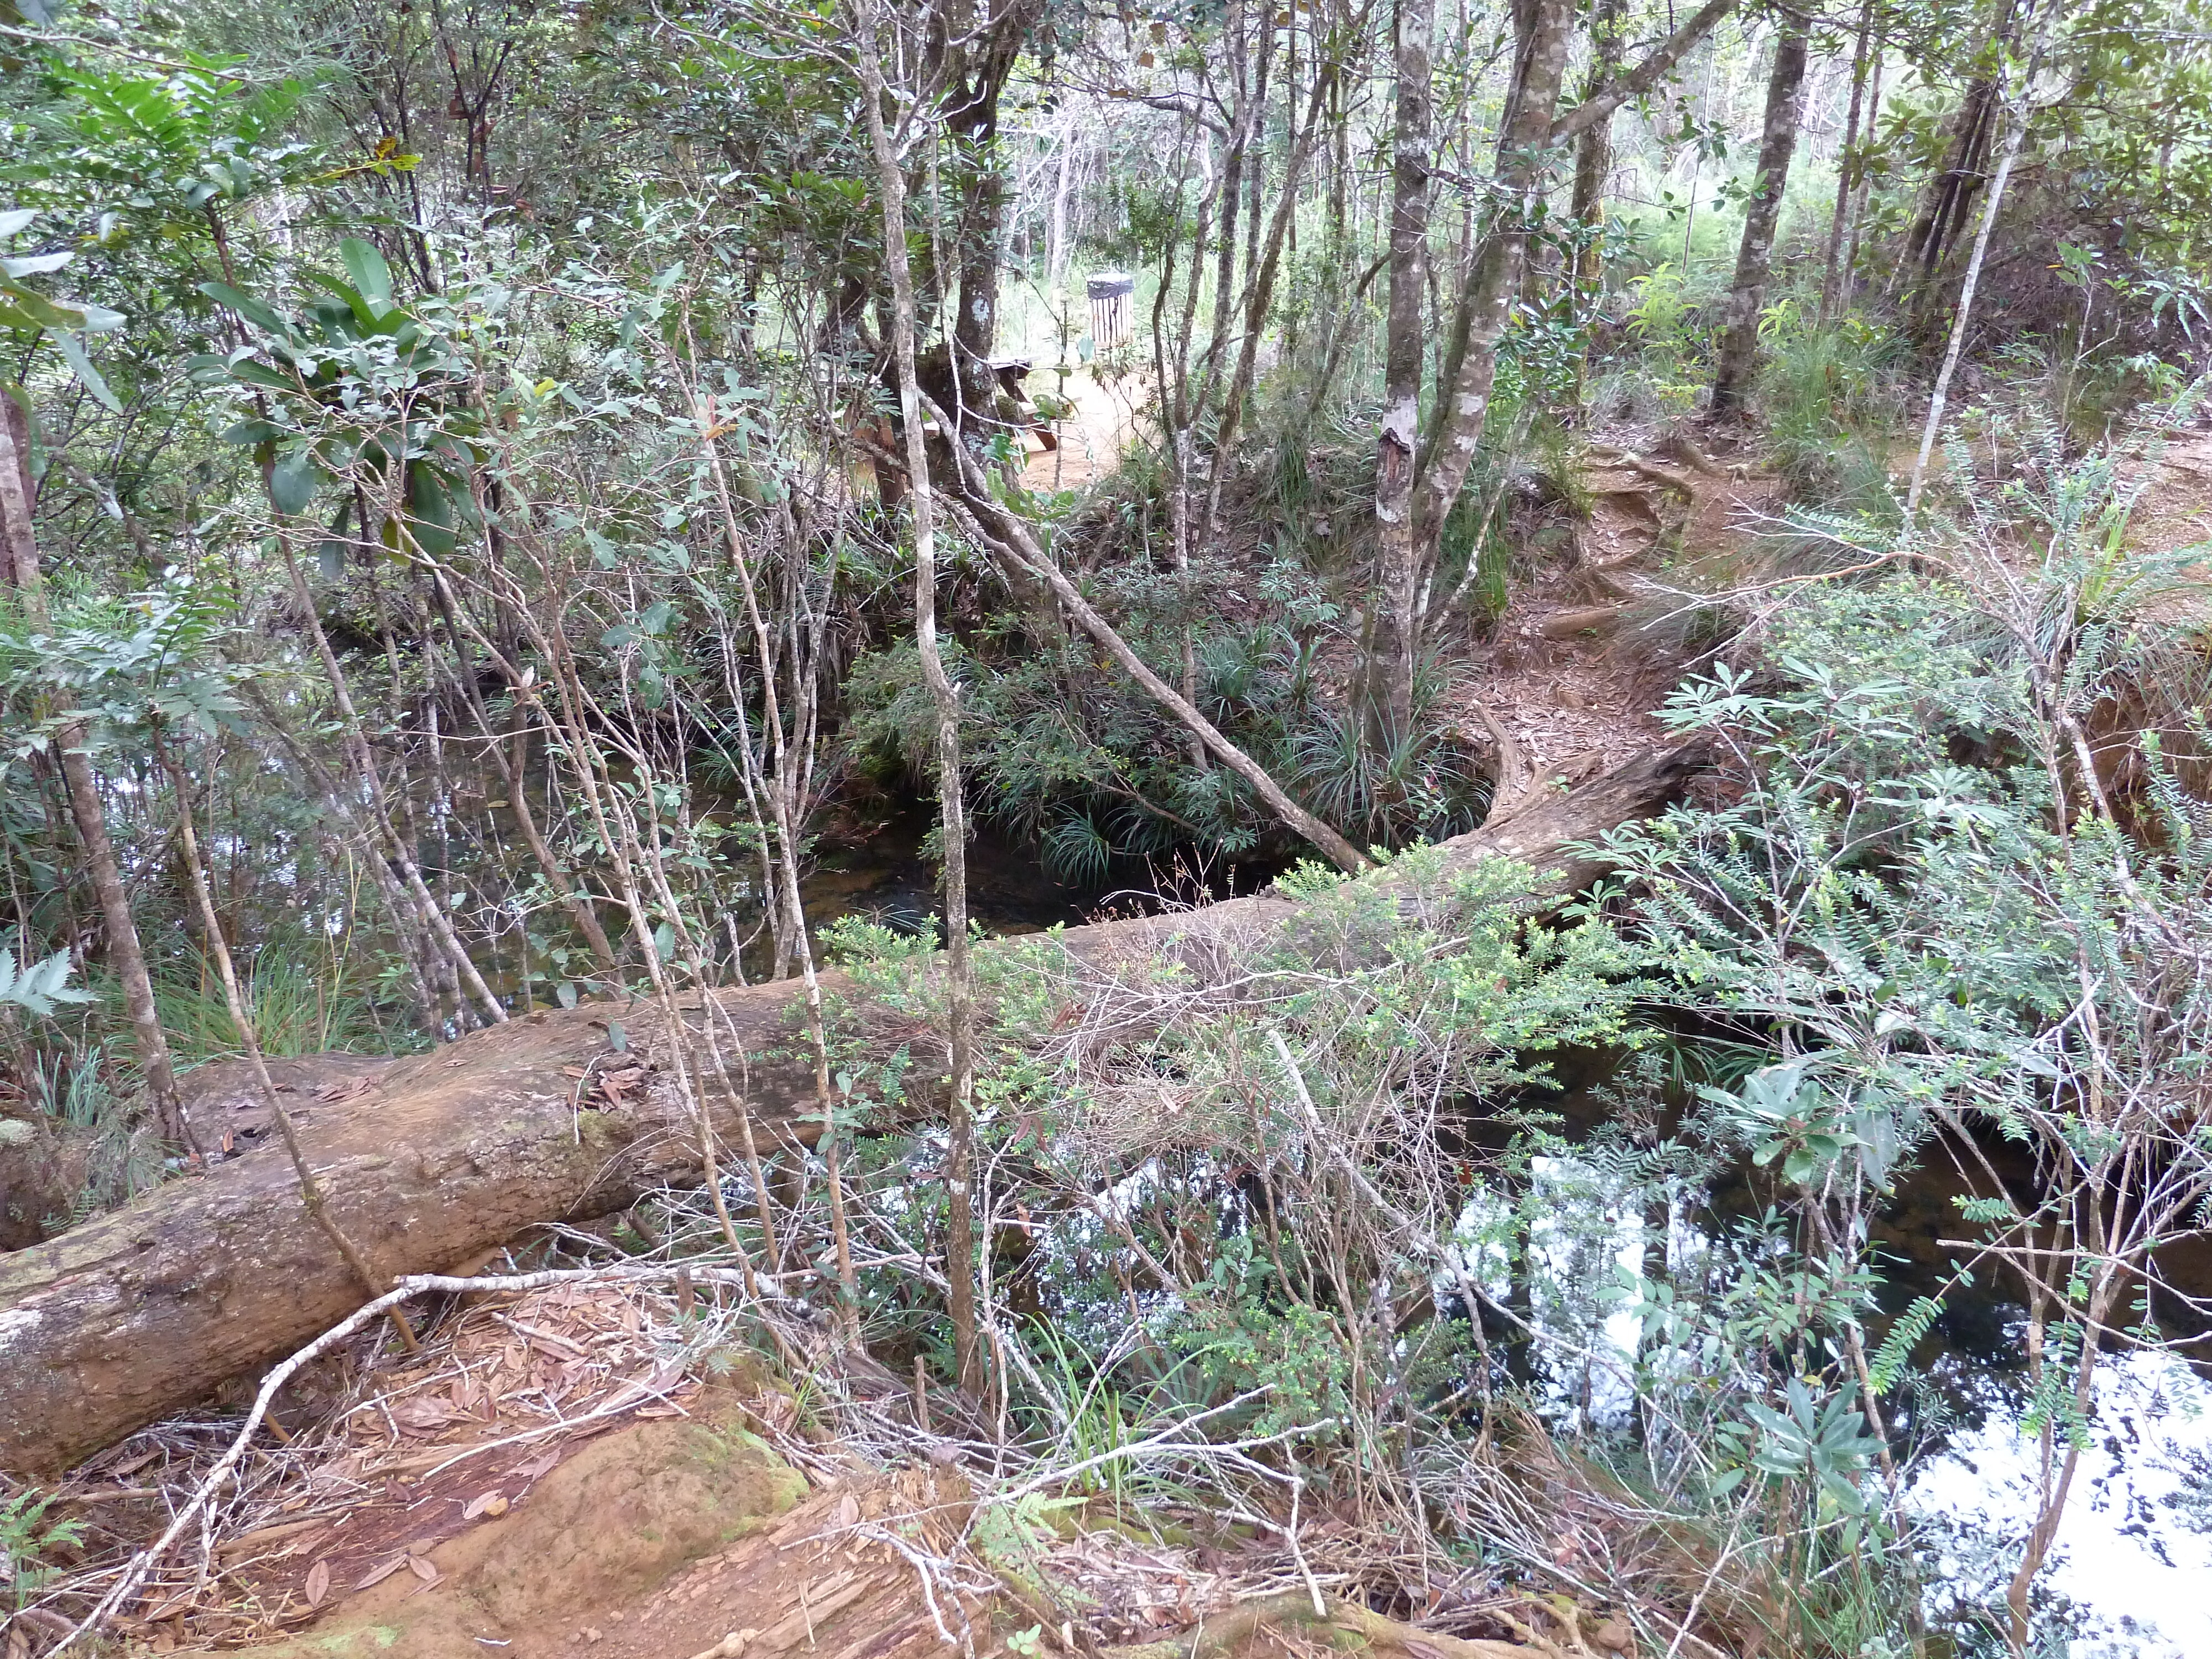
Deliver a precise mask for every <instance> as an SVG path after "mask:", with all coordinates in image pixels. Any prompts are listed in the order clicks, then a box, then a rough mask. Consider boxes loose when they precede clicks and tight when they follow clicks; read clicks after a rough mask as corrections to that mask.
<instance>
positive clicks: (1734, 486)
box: [1461, 432, 1782, 811]
mask: <svg viewBox="0 0 2212 1659" xmlns="http://www.w3.org/2000/svg"><path fill="white" fill-rule="evenodd" d="M1607 436H1608V437H1609V438H1610V439H1612V440H1613V441H1610V442H1601V443H1593V444H1592V445H1591V446H1590V447H1589V451H1588V452H1587V453H1585V454H1584V456H1583V458H1582V460H1581V461H1580V463H1579V468H1578V477H1577V484H1578V487H1579V489H1581V491H1582V492H1583V493H1584V495H1586V497H1587V500H1588V503H1589V513H1588V516H1587V517H1586V518H1583V519H1581V520H1579V521H1576V522H1573V523H1571V526H1570V533H1569V534H1568V535H1567V536H1566V537H1565V538H1564V539H1561V540H1559V541H1557V542H1556V543H1555V544H1553V545H1552V546H1551V547H1550V549H1549V550H1548V551H1547V550H1546V549H1545V544H1544V543H1543V542H1541V540H1539V541H1535V542H1532V543H1531V544H1530V550H1531V552H1532V553H1533V554H1534V558H1533V569H1532V573H1531V574H1530V575H1529V576H1528V578H1527V579H1526V580H1522V581H1521V582H1518V583H1516V585H1515V586H1514V587H1513V589H1512V591H1511V592H1510V596H1509V599H1508V601H1507V605H1506V608H1505V611H1504V615H1503V616H1501V617H1499V618H1498V623H1497V625H1496V627H1495V628H1494V629H1492V632H1491V634H1490V635H1489V637H1488V639H1487V640H1486V641H1484V642H1482V643H1481V644H1480V645H1479V646H1477V647H1474V650H1473V652H1472V653H1470V657H1469V659H1468V663H1467V665H1466V667H1465V669H1464V671H1463V673H1462V681H1461V695H1462V700H1463V707H1464V708H1465V710H1466V713H1465V714H1464V715H1463V716H1462V719H1463V720H1470V721H1472V722H1474V723H1475V724H1479V725H1480V726H1486V727H1487V728H1489V734H1490V736H1491V737H1492V740H1493V741H1494V742H1495V743H1496V744H1497V746H1498V749H1499V750H1500V752H1501V764H1500V767H1499V780H1498V805H1497V806H1496V807H1495V808H1493V811H1513V810H1516V808H1517V807H1518V806H1520V805H1525V804H1527V802H1528V800H1530V799H1534V797H1535V796H1536V795H1537V794H1538V793H1541V791H1543V790H1545V789H1547V788H1561V787H1571V786H1573V785H1575V784H1577V783H1580V782H1583V781H1585V780H1586V779H1589V778H1591V777H1594V776H1595V775H1598V774H1599V773H1601V772H1603V771H1605V770H1607V769H1610V768H1612V767H1614V766H1618V765H1620V763H1622V762H1624V761H1626V760H1627V759H1629V758H1630V757H1632V756H1634V755H1637V754H1638V753H1643V752H1647V751H1649V750H1651V749H1653V748H1655V747H1656V746H1658V745H1659V744H1662V742H1663V741H1664V740H1665V732H1664V731H1663V730H1662V727H1661V726H1660V724H1659V722H1658V721H1657V720H1656V719H1655V718H1654V715H1653V710H1654V709H1656V708H1657V706H1658V705H1659V703H1660V702H1662V700H1663V699H1664V698H1665V696H1666V695H1667V693H1668V690H1671V689H1672V688H1673V686H1674V683H1675V681H1676V680H1677V679H1678V678H1680V671H1681V670H1682V668H1683V666H1684V665H1685V664H1686V660H1687V658H1688V655H1689V654H1690V653H1689V649H1688V647H1687V645H1686V641H1687V639H1688V637H1689V633H1690V630H1689V629H1686V627H1684V626H1682V625H1681V618H1682V617H1684V615H1685V614H1686V613H1688V612H1690V611H1694V610H1695V609H1696V608H1697V601H1696V599H1695V594H1694V592H1692V590H1691V589H1690V588H1688V587H1686V586H1685V585H1684V584H1685V583H1686V582H1693V583H1694V587H1695V588H1696V589H1699V590H1702V589H1705V588H1709V587H1711V586H1714V585H1716V581H1717V580H1719V581H1722V582H1724V581H1725V580H1728V579H1729V578H1731V577H1733V576H1735V575H1736V574H1740V573H1741V572H1742V571H1743V570H1744V569H1745V568H1747V566H1748V563H1749V562H1750V559H1751V557H1752V556H1753V551H1754V549H1755V546H1756V542H1757V538H1758V536H1759V532H1760V530H1761V529H1762V527H1763V526H1764V525H1765V523H1766V522H1767V521H1771V516H1772V514H1773V513H1775V512H1776V511H1777V510H1778V503H1779V502H1780V500H1781V496H1782V484H1781V483H1780V481H1779V480H1778V479H1776V478H1775V477H1772V476H1771V474H1768V473H1765V472H1763V471H1758V470H1756V469H1754V468H1748V467H1738V468H1723V467H1720V466H1718V465H1715V464H1714V463H1712V462H1711V460H1710V459H1708V458H1706V457H1705V456H1704V455H1703V453H1701V452H1694V451H1693V452H1692V453H1694V454H1695V455H1696V459H1695V461H1694V462H1678V461H1675V460H1672V459H1664V460H1662V459H1648V458H1647V457H1646V455H1645V454H1644V453H1643V452H1642V451H1641V450H1640V449H1639V448H1638V447H1637V445H1638V440H1639V439H1641V440H1648V439H1649V437H1650V435H1648V434H1632V433H1625V432H1624V433H1615V434H1609V435H1607ZM1468 735H1470V736H1473V735H1474V733H1471V732H1470V733H1469V734H1468Z"/></svg>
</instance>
